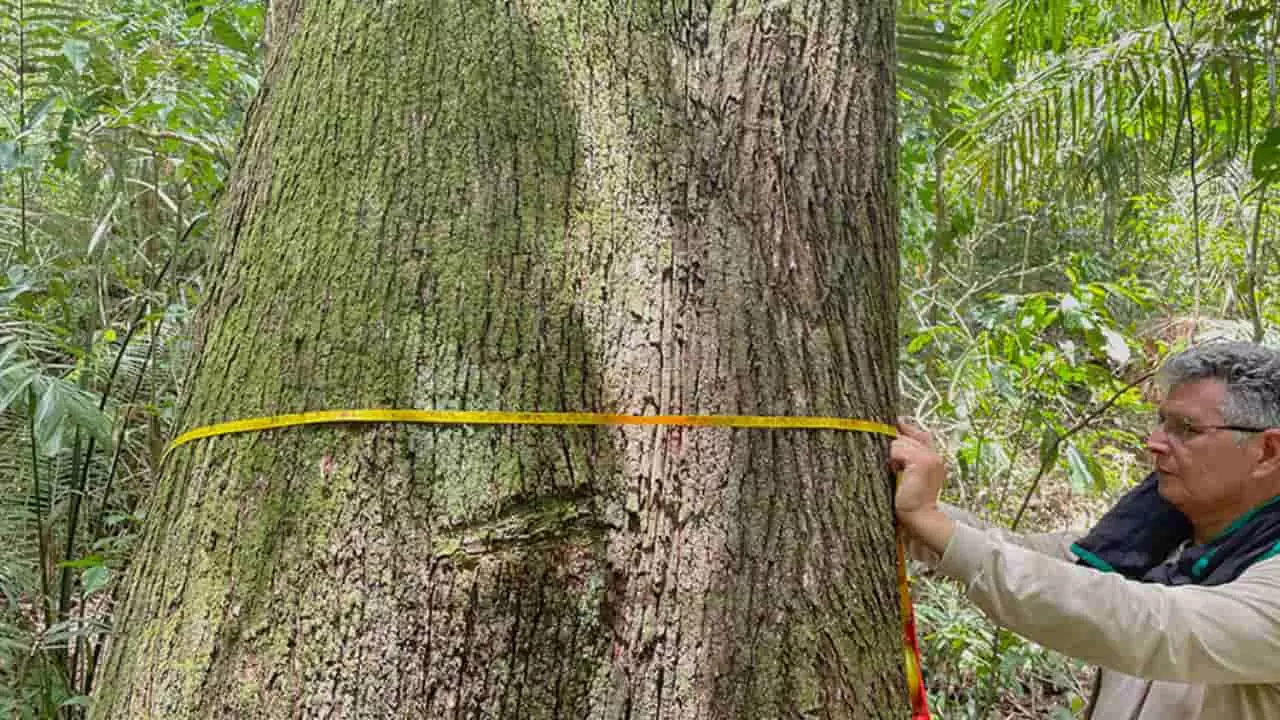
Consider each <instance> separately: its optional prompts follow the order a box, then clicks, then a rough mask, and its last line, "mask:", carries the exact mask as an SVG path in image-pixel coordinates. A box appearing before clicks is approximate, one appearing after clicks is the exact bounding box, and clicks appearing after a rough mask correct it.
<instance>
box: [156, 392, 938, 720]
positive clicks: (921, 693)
mask: <svg viewBox="0 0 1280 720" xmlns="http://www.w3.org/2000/svg"><path fill="white" fill-rule="evenodd" d="M329 423H418V424H430V425H579V426H583V425H596V426H600V425H668V426H675V427H721V428H770V429H779V428H782V429H791V430H845V431H850V432H868V433H876V434H879V435H888V436H889V437H897V435H898V431H897V429H896V428H894V427H893V426H892V425H888V424H885V423H881V422H876V421H874V420H855V419H850V418H838V417H820V416H790V415H622V414H614V413H579V412H505V411H501V410H379V409H370V410H317V411H314V412H301V413H290V414H288V415H271V416H268V417H257V418H249V419H247V420H233V421H231V422H224V423H215V424H213V425H204V426H201V427H198V428H195V429H193V430H188V431H186V432H184V433H182V434H181V435H179V436H178V437H177V438H176V439H174V441H173V442H171V443H169V447H167V448H165V451H164V455H165V457H168V455H169V453H171V452H173V451H174V450H175V449H177V448H178V447H181V446H182V445H185V444H187V443H189V442H191V441H193V440H200V439H201V438H209V437H216V436H218V435H231V434H234V433H245V432H255V431H259V430H275V429H277V428H286V427H297V426H299V425H323V424H329ZM898 594H899V598H900V601H901V603H902V630H903V641H904V644H905V646H906V648H905V653H906V654H905V663H906V674H907V685H908V689H909V691H910V696H911V708H912V712H911V717H912V720H929V705H928V698H927V696H926V694H925V689H924V679H923V676H922V673H921V671H920V646H919V643H918V641H917V639H916V630H915V612H914V610H913V609H912V606H911V595H910V591H909V590H908V588H907V575H906V560H905V555H904V553H903V546H902V542H901V540H899V542H898Z"/></svg>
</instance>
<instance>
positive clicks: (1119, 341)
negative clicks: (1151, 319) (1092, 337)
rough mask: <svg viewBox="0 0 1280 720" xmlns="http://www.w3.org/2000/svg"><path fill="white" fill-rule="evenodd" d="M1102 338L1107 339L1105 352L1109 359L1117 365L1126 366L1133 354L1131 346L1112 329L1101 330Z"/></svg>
mask: <svg viewBox="0 0 1280 720" xmlns="http://www.w3.org/2000/svg"><path fill="white" fill-rule="evenodd" d="M1100 329H1101V332H1102V337H1103V338H1105V339H1106V342H1105V344H1104V346H1103V347H1104V350H1105V351H1106V353H1107V357H1109V358H1111V361H1112V362H1114V363H1115V364H1117V365H1124V364H1125V363H1127V362H1129V358H1130V357H1131V354H1130V352H1129V344H1128V343H1126V342H1125V339H1124V336H1123V335H1121V334H1120V333H1118V332H1116V331H1115V330H1112V329H1111V328H1105V327H1104V328H1100Z"/></svg>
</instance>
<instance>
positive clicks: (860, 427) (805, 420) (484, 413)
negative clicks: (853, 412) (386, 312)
mask: <svg viewBox="0 0 1280 720" xmlns="http://www.w3.org/2000/svg"><path fill="white" fill-rule="evenodd" d="M352 422H359V423H415V424H432V425H561V426H564V425H577V426H592V425H594V426H604V425H669V426H675V427H724V428H764V429H795V430H843V431H850V432H869V433H876V434H879V435H888V436H890V437H895V436H897V431H896V430H895V429H894V428H893V426H892V425H887V424H885V423H881V422H875V421H873V420H858V419H853V418H839V417H823V416H804V415H800V416H789V415H622V414H615V413H579V412H516V411H502V410H403V409H400V410H397V409H370V410H315V411H311V412H301V413H289V414H285V415H269V416H264V417H256V418H247V419H244V420H232V421H230V422H223V423H215V424H212V425H203V426H200V427H197V428H194V429H192V430H188V431H186V432H184V433H182V434H181V435H179V436H178V437H177V438H176V439H174V441H173V442H172V443H170V444H169V447H168V448H167V449H166V450H165V454H166V455H167V454H169V453H170V452H173V451H174V450H175V449H177V448H178V447H180V446H182V445H185V444H187V443H189V442H191V441H193V440H200V439H203V438H210V437H216V436H219V435H232V434H235V433H245V432H256V431H261V430H275V429H279V428H286V427H297V426H302V425H323V424H331V423H352Z"/></svg>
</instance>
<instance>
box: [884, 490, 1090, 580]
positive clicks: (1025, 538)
mask: <svg viewBox="0 0 1280 720" xmlns="http://www.w3.org/2000/svg"><path fill="white" fill-rule="evenodd" d="M938 509H939V510H941V511H942V512H943V514H945V515H946V516H947V517H949V518H951V519H952V520H955V521H956V522H958V523H963V524H965V525H968V526H969V527H972V528H978V529H980V530H985V531H987V532H989V533H991V534H993V535H995V536H996V537H998V538H1000V539H1001V540H1004V541H1005V542H1009V543H1013V544H1014V545H1018V546H1021V547H1024V548H1026V549H1028V550H1033V551H1035V552H1037V553H1040V554H1041V555H1047V556H1049V557H1051V558H1054V559H1057V560H1069V561H1072V562H1074V561H1075V555H1073V554H1072V553H1071V543H1074V542H1075V541H1076V540H1079V539H1080V538H1081V536H1083V535H1084V533H1082V532H1081V531H1079V530H1060V531H1057V532H1046V533H1025V534H1024V533H1015V532H1011V531H1009V530H1005V529H1003V528H999V527H996V526H993V525H991V524H989V523H987V522H984V521H983V520H982V518H979V517H978V516H977V515H974V514H973V513H971V512H969V511H967V510H962V509H960V508H958V507H956V506H954V505H948V504H947V503H938ZM907 554H908V555H910V556H911V559H913V560H918V561H920V562H922V563H925V564H927V565H929V566H934V565H937V564H938V562H939V560H941V558H942V553H940V552H934V551H933V550H931V549H929V547H928V546H927V545H925V544H924V543H922V542H920V541H919V540H916V539H915V536H913V535H910V534H908V536H907Z"/></svg>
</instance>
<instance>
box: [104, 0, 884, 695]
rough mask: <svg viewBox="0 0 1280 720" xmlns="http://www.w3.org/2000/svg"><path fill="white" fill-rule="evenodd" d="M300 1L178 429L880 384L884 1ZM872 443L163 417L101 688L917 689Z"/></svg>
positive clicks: (280, 43)
mask: <svg viewBox="0 0 1280 720" xmlns="http://www.w3.org/2000/svg"><path fill="white" fill-rule="evenodd" d="M707 5H708V4H695V5H670V4H667V3H663V2H648V1H646V0H637V1H635V2H629V3H619V4H614V3H611V2H583V3H577V4H568V3H561V4H557V3H551V2H547V3H529V4H526V3H521V2H518V1H517V2H506V3H493V2H486V0H476V2H470V1H469V0H462V1H461V2H439V1H438V0H284V1H281V0H275V1H274V2H273V4H272V10H271V13H272V18H271V22H272V23H273V36H272V37H273V38H274V40H273V45H274V47H273V48H272V51H271V53H270V54H269V58H268V71H267V73H266V78H265V80H264V84H263V88H262V92H261V95H260V97H259V99H258V101H257V104H256V106H255V109H254V112H253V113H252V118H251V121H250V124H249V127H248V130H247V134H246V137H245V140H244V143H243V145H242V148H241V156H240V165H239V170H238V173H237V179H236V181H235V183H234V186H233V190H232V193H231V194H230V196H229V200H228V202H227V205H226V206H225V207H224V209H223V215H222V223H223V227H222V231H221V233H222V234H221V237H222V241H223V248H222V256H221V257H222V267H221V268H220V269H219V271H218V272H219V274H218V281H217V283H216V286H215V290H214V291H213V292H212V293H211V295H210V297H209V298H208V300H207V301H206V303H205V305H204V307H203V309H202V312H203V313H204V321H203V323H202V324H201V327H202V330H201V331H200V333H199V337H197V339H196V342H195V349H194V357H195V361H194V362H195V367H194V369H193V374H192V376H191V377H192V381H191V384H190V388H189V390H190V392H189V394H188V398H189V401H188V403H187V407H186V409H185V415H184V420H183V425H184V427H186V428H190V427H195V426H197V425H203V424H207V423H210V422H216V421H221V420H228V419H236V418H243V417H252V416H261V415H270V414H275V413H281V412H293V411H299V410H304V409H331V408H358V407H404V408H409V407H420V408H469V409H514V410H544V411H545V410H602V411H615V412H627V413H647V414H653V413H668V412H678V413H699V414H727V413H738V414H777V415H835V416H846V417H866V418H873V419H880V420H884V419H887V418H889V417H891V415H892V408H893V405H894V399H895V374H896V364H895V360H894V358H895V354H896V351H895V348H896V340H897V338H896V320H895V316H896V289H897V250H896V237H895V236H896V230H897V222H896V210H895V197H894V187H893V178H894V174H895V163H896V161H895V147H896V142H895V123H894V113H893V106H894V86H893V78H892V68H893V57H892V56H893V50H892V28H893V9H892V8H893V3H892V2H890V0H842V1H837V2H832V3H817V2H804V3H791V2H781V3H777V2H773V3H769V4H768V6H767V7H764V8H761V7H759V6H757V5H755V4H750V3H748V4H744V5H739V4H737V3H721V2H714V3H709V5H710V7H708V6H707ZM885 442H886V441H885V439H884V438H883V437H876V436H873V435H867V434H859V433H839V432H831V431H797V430H721V429H696V430H695V429H679V428H664V427H660V428H631V427H628V428H595V429H592V428H577V429H574V428H519V427H491V428H477V427H424V426H407V425H362V426H325V427H307V428H296V429H289V430H280V431H273V432H268V433H258V434H244V435H233V436H225V437H220V438H215V439H209V440H203V441H199V442H196V443H192V444H190V445H186V446H183V447H182V448H180V449H178V450H177V451H176V452H175V453H174V454H173V455H172V456H171V457H170V458H169V461H168V464H167V467H166V469H165V472H164V477H163V479H162V481H161V482H160V484H159V487H158V489H157V492H156V496H155V498H154V501H153V503H152V505H151V508H150V514H149V515H148V519H147V524H148V531H147V534H146V538H145V541H144V543H143V546H142V547H141V548H140V551H139V555H138V557H137V560H136V563H135V566H134V568H133V570H132V576H131V580H130V582H129V584H128V588H127V592H128V600H127V602H126V604H125V606H124V607H123V608H122V610H121V612H120V613H119V616H118V617H119V624H120V628H119V629H120V634H119V636H118V638H117V639H116V640H115V644H114V647H113V648H112V649H111V650H110V651H109V660H108V664H107V667H106V668H105V669H104V677H103V686H102V689H101V691H100V693H99V697H98V698H97V700H96V705H95V710H94V712H93V715H94V717H96V718H102V719H104V720H119V719H122V718H129V719H130V720H137V719H141V718H165V719H166V720H181V719H183V718H195V717H199V718H211V717H219V718H290V717H303V718H321V717H324V718H329V717H334V718H410V717H413V718H482V717H485V718H488V717H500V718H521V719H522V720H524V719H528V720H537V719H540V718H664V719H672V720H683V719H685V718H801V717H815V718H818V717H820V718H859V719H863V718H903V717H906V714H907V712H908V703H907V696H906V682H905V680H904V677H903V672H902V668H901V660H902V646H901V642H902V639H901V635H900V630H899V616H898V611H897V608H898V604H897V598H896V591H895V573H894V557H895V556H894V549H893V531H892V527H891V522H892V520H891V517H892V511H891V501H890V482H889V479H888V478H887V475H886V471H885V467H884V462H885V454H884V450H885Z"/></svg>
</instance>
